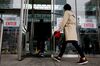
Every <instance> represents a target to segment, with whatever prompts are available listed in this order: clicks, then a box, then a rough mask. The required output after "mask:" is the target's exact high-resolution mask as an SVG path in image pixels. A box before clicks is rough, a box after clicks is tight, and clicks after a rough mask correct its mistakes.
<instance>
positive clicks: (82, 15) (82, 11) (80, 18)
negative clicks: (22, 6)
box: [67, 0, 100, 54]
mask: <svg viewBox="0 0 100 66" xmlns="http://www.w3.org/2000/svg"><path fill="white" fill-rule="evenodd" d="M67 3H69V4H71V5H72V8H73V11H74V12H75V14H76V17H77V19H76V20H77V27H78V33H79V44H80V46H81V47H82V49H83V50H84V52H85V53H86V54H98V53H100V44H99V43H100V42H99V39H100V36H99V34H100V32H99V28H98V26H99V25H100V23H99V22H100V21H99V19H100V14H99V13H100V12H99V10H100V2H99V0H74V1H72V0H67ZM97 4H98V5H97ZM98 14H99V15H98Z"/></svg>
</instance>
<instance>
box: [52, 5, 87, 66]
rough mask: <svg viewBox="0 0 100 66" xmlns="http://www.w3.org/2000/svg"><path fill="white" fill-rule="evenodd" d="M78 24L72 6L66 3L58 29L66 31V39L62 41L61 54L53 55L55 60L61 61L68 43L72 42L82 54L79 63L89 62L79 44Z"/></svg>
mask: <svg viewBox="0 0 100 66" xmlns="http://www.w3.org/2000/svg"><path fill="white" fill-rule="evenodd" d="M76 26H77V25H76V18H75V16H74V14H73V12H72V11H71V6H70V5H69V4H66V5H64V16H63V20H62V22H61V24H60V26H59V30H58V31H61V30H63V31H64V34H65V41H64V42H63V43H62V47H61V51H60V53H59V55H58V56H57V57H53V59H54V60H56V61H58V62H60V60H61V58H62V56H63V53H64V52H65V48H66V44H67V43H72V45H73V46H74V47H75V48H76V49H77V51H78V53H79V54H80V60H79V61H78V63H79V64H85V63H88V61H87V59H86V57H85V55H84V53H83V51H82V49H81V48H80V47H79V45H78V38H77V31H76Z"/></svg>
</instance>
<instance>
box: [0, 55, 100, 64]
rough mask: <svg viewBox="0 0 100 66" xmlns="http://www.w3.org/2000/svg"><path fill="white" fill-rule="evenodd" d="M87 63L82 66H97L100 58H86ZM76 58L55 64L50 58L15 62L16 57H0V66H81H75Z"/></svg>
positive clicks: (29, 58) (27, 58)
mask: <svg viewBox="0 0 100 66" xmlns="http://www.w3.org/2000/svg"><path fill="white" fill-rule="evenodd" d="M87 58H88V60H89V63H88V64H86V65H84V66H99V65H100V56H87ZM77 60H78V58H63V59H62V61H61V62H60V63H59V62H56V61H54V60H52V59H51V58H50V57H44V58H38V57H26V58H25V59H23V60H22V61H18V60H17V55H7V54H6V55H2V58H1V64H0V66H83V65H80V64H77V63H76V62H77Z"/></svg>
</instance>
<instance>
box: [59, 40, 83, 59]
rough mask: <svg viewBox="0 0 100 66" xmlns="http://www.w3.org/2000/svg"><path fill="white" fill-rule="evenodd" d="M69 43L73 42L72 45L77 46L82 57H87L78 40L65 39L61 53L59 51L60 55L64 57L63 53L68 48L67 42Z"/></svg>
mask: <svg viewBox="0 0 100 66" xmlns="http://www.w3.org/2000/svg"><path fill="white" fill-rule="evenodd" d="M67 43H72V45H73V46H74V47H75V48H76V50H77V51H78V53H79V54H80V56H81V58H83V57H85V56H84V53H83V51H82V49H81V48H80V47H79V45H78V41H64V42H63V43H62V47H61V50H60V53H59V55H58V56H59V57H62V55H63V54H64V52H65V49H66V44H67Z"/></svg>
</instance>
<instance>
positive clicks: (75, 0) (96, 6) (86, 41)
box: [0, 0, 100, 54]
mask: <svg viewBox="0 0 100 66" xmlns="http://www.w3.org/2000/svg"><path fill="white" fill-rule="evenodd" d="M50 1H51V3H50ZM19 2H21V0H0V5H2V6H0V17H2V15H3V14H9V15H11V14H12V13H11V12H8V13H7V12H6V13H5V12H2V11H1V10H2V8H5V10H6V9H10V8H12V10H13V8H15V9H16V8H18V9H20V5H21V4H20V3H19ZM38 2H41V3H43V4H44V5H43V6H45V5H46V6H49V7H48V8H49V9H47V8H45V9H44V10H43V8H42V9H38V8H39V7H37V8H36V11H38V10H40V11H46V10H47V11H48V10H49V12H50V9H51V13H45V12H44V13H40V12H39V11H38V12H36V11H35V12H34V15H33V16H32V14H31V9H32V6H30V4H31V0H30V4H29V6H30V7H31V8H30V7H29V10H30V12H29V15H28V18H29V19H28V21H29V22H31V20H32V17H33V19H34V22H38V21H39V19H41V18H42V19H44V21H45V22H51V26H52V33H53V32H54V31H55V30H56V29H57V27H58V24H59V22H60V21H61V19H62V16H63V12H64V11H63V6H64V5H65V4H66V3H69V4H70V5H71V6H72V10H73V12H74V13H75V15H76V17H77V19H76V20H77V27H78V34H79V36H78V37H79V41H80V42H79V43H80V46H81V47H82V48H83V50H84V51H85V53H86V54H100V12H99V11H100V1H99V0H48V1H47V2H49V3H46V2H45V1H42V0H35V7H36V6H37V5H36V4H40V5H41V3H38ZM45 3H46V4H45ZM9 4H10V5H9ZM50 4H51V8H50ZM8 5H9V6H8ZM11 5H12V6H11ZM41 6H42V5H41ZM41 6H40V7H41ZM16 10H17V9H16ZM14 11H15V10H14ZM1 12H2V13H1ZM24 13H25V11H24ZM13 14H14V13H13ZM14 15H16V16H18V17H19V15H20V12H18V13H17V14H14ZM24 16H25V14H24ZM25 18H26V17H25ZM19 22H20V21H19ZM30 24H31V23H30ZM29 26H31V25H29ZM18 29H19V28H18V27H14V28H12V27H5V28H4V38H3V45H2V46H3V47H2V50H3V49H4V47H5V48H6V49H8V50H7V51H9V52H11V53H13V52H12V51H11V50H13V49H14V47H15V46H16V45H17V39H18V32H19V30H18ZM9 36H11V37H12V38H13V39H14V40H13V39H11V38H10V39H11V42H9V40H10V39H9V40H7V38H6V37H9ZM12 43H13V44H12ZM53 43H54V44H52V49H53V50H54V51H57V52H58V51H59V48H56V45H55V41H54V42H53ZM7 44H9V46H8V45H7ZM9 47H12V48H11V49H9ZM16 47H17V46H16ZM50 49H51V48H50ZM53 50H52V51H53ZM70 50H71V51H70ZM15 52H16V50H15ZM2 53H4V51H2ZM73 53H77V52H76V50H75V49H74V47H73V46H71V45H69V44H68V45H67V49H66V54H73Z"/></svg>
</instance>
